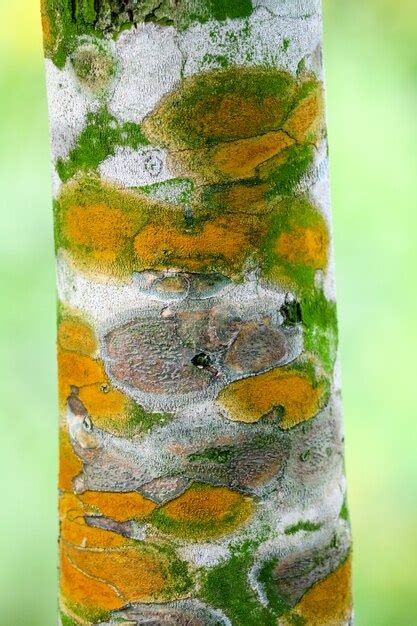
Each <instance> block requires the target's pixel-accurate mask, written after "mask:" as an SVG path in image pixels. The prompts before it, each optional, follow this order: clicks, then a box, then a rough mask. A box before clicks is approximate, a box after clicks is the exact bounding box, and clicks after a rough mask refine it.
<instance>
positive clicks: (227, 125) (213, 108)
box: [194, 92, 284, 141]
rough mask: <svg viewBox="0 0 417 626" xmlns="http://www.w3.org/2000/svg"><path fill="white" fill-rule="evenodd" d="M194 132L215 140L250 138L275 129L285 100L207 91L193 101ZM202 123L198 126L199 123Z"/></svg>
mask: <svg viewBox="0 0 417 626" xmlns="http://www.w3.org/2000/svg"><path fill="white" fill-rule="evenodd" d="M195 111H196V112H195V121H194V125H195V126H197V124H198V128H195V132H197V131H199V132H201V134H202V136H203V137H207V138H215V139H216V140H217V141H222V140H224V139H230V138H231V137H250V136H253V135H258V134H260V133H262V132H265V130H266V129H269V128H274V126H276V125H277V121H278V120H280V119H282V116H283V113H284V102H283V99H281V98H279V97H274V96H269V97H266V98H262V97H260V96H258V97H256V96H248V95H245V94H239V93H233V92H229V93H226V94H222V95H216V94H208V95H207V96H206V97H205V98H202V99H201V100H200V101H199V102H197V103H196V107H195ZM200 125H201V126H200Z"/></svg>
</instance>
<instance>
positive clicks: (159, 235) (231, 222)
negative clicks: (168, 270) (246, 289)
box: [135, 217, 252, 271]
mask: <svg viewBox="0 0 417 626" xmlns="http://www.w3.org/2000/svg"><path fill="white" fill-rule="evenodd" d="M251 236H252V228H251V224H250V222H248V221H243V220H241V219H232V218H229V219H226V218H223V217H219V218H216V219H215V220H213V221H211V222H206V223H205V224H204V226H203V227H202V229H201V230H200V231H199V232H197V233H185V232H179V231H178V230H177V229H176V228H174V227H169V226H164V225H162V224H161V225H156V224H149V225H147V226H145V228H143V229H142V231H141V232H140V233H139V234H138V235H137V236H136V238H135V252H136V255H137V257H138V258H139V259H140V262H141V264H142V265H143V266H144V267H151V268H162V267H167V266H171V267H172V266H177V267H181V268H185V269H188V270H193V271H197V270H201V269H204V268H206V267H209V266H211V265H212V264H213V265H215V264H216V262H217V261H219V262H220V263H221V262H223V263H226V264H230V265H231V266H232V267H233V265H239V266H240V265H242V262H243V260H244V258H245V256H246V255H247V254H248V253H249V249H250V247H251V245H250V244H251Z"/></svg>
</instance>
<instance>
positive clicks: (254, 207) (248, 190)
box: [211, 183, 271, 215]
mask: <svg viewBox="0 0 417 626" xmlns="http://www.w3.org/2000/svg"><path fill="white" fill-rule="evenodd" d="M267 191H268V185H266V184H264V183H263V184H255V185H251V186H249V185H233V187H230V186H228V187H226V189H221V190H219V191H215V192H213V193H212V195H211V199H212V201H213V202H214V203H215V205H216V206H218V208H219V209H221V210H222V211H223V212H225V213H248V214H251V215H262V214H263V213H266V212H267V211H268V209H269V210H270V208H271V207H268V204H267V201H266V199H265V194H266V192H267Z"/></svg>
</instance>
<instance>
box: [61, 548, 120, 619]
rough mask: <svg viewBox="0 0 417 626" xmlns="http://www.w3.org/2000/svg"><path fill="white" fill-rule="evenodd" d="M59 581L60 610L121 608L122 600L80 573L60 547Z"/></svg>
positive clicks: (105, 585)
mask: <svg viewBox="0 0 417 626" xmlns="http://www.w3.org/2000/svg"><path fill="white" fill-rule="evenodd" d="M59 579H60V590H61V604H62V608H64V609H66V610H68V609H69V610H70V612H75V613H77V612H78V611H80V612H81V613H84V612H85V611H87V612H90V611H103V610H107V611H111V610H113V609H118V608H120V607H121V606H123V598H122V597H121V595H120V594H119V593H118V592H117V591H116V590H115V589H114V588H113V587H111V586H110V585H108V584H107V583H106V582H104V581H102V580H99V578H94V577H92V576H88V575H87V574H85V573H84V572H83V571H81V570H80V569H79V568H78V567H77V566H76V565H74V564H73V563H72V561H71V560H70V559H69V557H68V555H67V554H66V552H65V551H64V550H63V548H62V547H61V551H60V563H59ZM77 609H78V611H77Z"/></svg>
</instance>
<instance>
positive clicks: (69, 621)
mask: <svg viewBox="0 0 417 626" xmlns="http://www.w3.org/2000/svg"><path fill="white" fill-rule="evenodd" d="M60 615H61V623H62V626H80V622H76V621H75V620H74V619H73V618H72V617H69V615H66V614H65V613H63V612H62V611H61V613H60Z"/></svg>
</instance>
